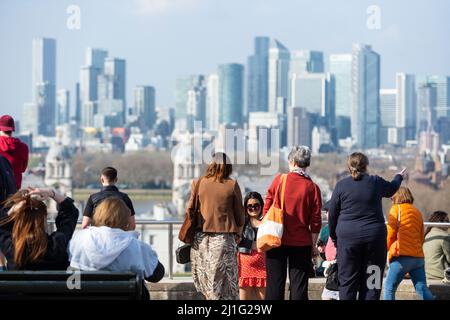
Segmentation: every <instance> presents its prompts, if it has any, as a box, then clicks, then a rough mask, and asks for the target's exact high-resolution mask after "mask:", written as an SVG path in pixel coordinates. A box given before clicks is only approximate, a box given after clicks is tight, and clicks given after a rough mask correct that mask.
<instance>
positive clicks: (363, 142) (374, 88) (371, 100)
mask: <svg viewBox="0 0 450 320" xmlns="http://www.w3.org/2000/svg"><path fill="white" fill-rule="evenodd" d="M351 115H352V120H351V122H352V138H353V140H354V143H355V144H356V145H357V146H359V147H360V148H377V147H378V145H379V130H380V56H379V54H378V53H376V52H375V51H373V50H372V47H371V46H368V45H362V44H354V45H353V48H352V114H351Z"/></svg>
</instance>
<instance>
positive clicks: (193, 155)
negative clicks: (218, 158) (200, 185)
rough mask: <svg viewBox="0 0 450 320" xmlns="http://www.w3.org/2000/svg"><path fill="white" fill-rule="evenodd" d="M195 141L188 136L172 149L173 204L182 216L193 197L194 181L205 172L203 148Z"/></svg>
mask: <svg viewBox="0 0 450 320" xmlns="http://www.w3.org/2000/svg"><path fill="white" fill-rule="evenodd" d="M193 141H195V139H193V137H192V136H190V135H187V136H186V137H185V139H184V140H183V141H181V142H179V143H178V144H177V145H176V146H175V147H174V148H173V149H172V161H173V187H172V202H173V204H174V205H175V208H176V211H177V214H178V215H180V216H183V215H184V212H185V209H186V204H187V201H188V200H189V197H190V195H191V183H192V180H194V179H197V178H199V177H200V176H201V175H202V173H203V170H204V165H203V161H202V146H201V145H197V144H194V143H193Z"/></svg>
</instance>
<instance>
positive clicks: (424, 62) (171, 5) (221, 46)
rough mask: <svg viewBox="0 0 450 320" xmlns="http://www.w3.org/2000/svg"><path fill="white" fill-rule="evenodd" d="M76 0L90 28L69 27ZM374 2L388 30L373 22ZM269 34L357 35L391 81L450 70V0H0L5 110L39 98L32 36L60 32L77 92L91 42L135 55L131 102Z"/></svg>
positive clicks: (65, 83) (166, 99) (304, 38)
mask: <svg viewBox="0 0 450 320" xmlns="http://www.w3.org/2000/svg"><path fill="white" fill-rule="evenodd" d="M69 5H78V6H79V7H80V9H81V29H80V30H69V29H68V28H67V27H66V21H67V18H68V17H69V15H68V14H67V13H66V9H67V7H68V6H69ZM370 5H377V6H378V7H379V8H380V10H381V11H380V12H381V28H380V29H379V30H373V29H369V28H367V25H366V22H367V19H368V14H367V12H366V10H367V8H368V7H369V6H370ZM257 35H267V36H272V37H275V38H277V39H279V40H280V41H281V42H282V43H284V44H285V45H286V46H287V47H288V48H289V49H292V50H293V49H316V50H323V51H324V52H325V54H326V55H328V54H330V53H346V52H350V50H351V45H352V43H354V42H362V43H367V44H371V45H372V46H373V48H374V50H375V51H377V52H379V53H380V54H381V74H382V87H384V88H386V87H391V86H393V85H394V74H395V72H398V71H403V72H410V73H416V74H445V75H450V41H449V40H450V1H448V0H370V1H367V0H308V1H305V0H71V1H65V0H39V1H36V0H0V44H1V46H0V110H1V111H0V113H2V114H3V113H10V114H12V115H13V116H15V117H18V118H20V117H21V116H22V112H21V111H22V105H23V103H24V102H27V101H30V100H31V41H32V38H33V37H52V38H56V40H57V88H68V89H70V91H71V95H72V103H73V92H74V87H75V82H76V81H77V80H78V78H79V68H80V66H81V65H82V64H84V52H85V48H86V47H88V46H91V47H99V48H104V49H107V50H109V53H110V55H111V56H116V57H119V58H124V59H126V61H127V92H128V97H127V101H128V104H129V105H130V104H131V103H132V102H133V98H132V89H133V87H134V86H136V85H139V84H144V85H153V86H155V88H156V90H157V91H156V100H157V101H156V102H157V105H160V106H173V104H174V85H175V78H176V77H177V76H178V75H185V74H190V73H209V72H212V71H214V70H215V69H216V67H217V65H218V64H220V63H228V62H239V63H244V64H245V62H246V58H247V56H248V55H249V54H251V53H252V51H253V38H254V37H255V36H257Z"/></svg>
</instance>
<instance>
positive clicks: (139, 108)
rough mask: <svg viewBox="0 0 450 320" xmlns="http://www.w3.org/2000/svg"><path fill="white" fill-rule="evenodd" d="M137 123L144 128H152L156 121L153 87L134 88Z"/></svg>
mask: <svg viewBox="0 0 450 320" xmlns="http://www.w3.org/2000/svg"><path fill="white" fill-rule="evenodd" d="M133 113H134V114H135V115H136V116H137V117H138V122H139V125H140V126H141V127H143V128H145V129H153V126H154V125H155V122H156V112H155V88H154V87H151V86H137V87H136V88H134V112H133Z"/></svg>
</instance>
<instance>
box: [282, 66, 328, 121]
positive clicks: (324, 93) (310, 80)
mask: <svg viewBox="0 0 450 320" xmlns="http://www.w3.org/2000/svg"><path fill="white" fill-rule="evenodd" d="M291 105H292V106H293V107H303V108H305V109H306V111H308V112H309V113H316V114H318V115H320V116H322V117H326V118H327V120H328V123H329V124H330V125H333V124H334V120H335V113H334V109H335V106H334V77H333V75H331V74H329V73H328V74H325V73H303V74H299V75H297V74H293V77H292V79H291Z"/></svg>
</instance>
